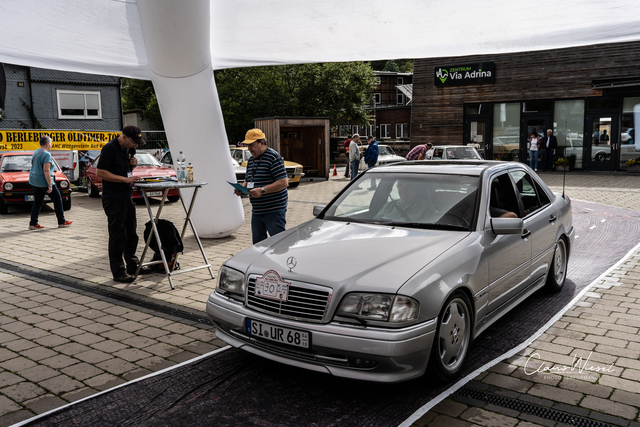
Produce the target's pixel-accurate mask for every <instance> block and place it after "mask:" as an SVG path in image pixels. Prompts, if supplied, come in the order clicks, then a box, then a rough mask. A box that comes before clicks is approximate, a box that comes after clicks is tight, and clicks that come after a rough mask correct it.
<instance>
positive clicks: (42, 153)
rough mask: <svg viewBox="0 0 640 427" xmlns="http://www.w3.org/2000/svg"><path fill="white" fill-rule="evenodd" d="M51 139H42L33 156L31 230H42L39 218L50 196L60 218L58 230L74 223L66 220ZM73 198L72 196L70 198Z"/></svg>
mask: <svg viewBox="0 0 640 427" xmlns="http://www.w3.org/2000/svg"><path fill="white" fill-rule="evenodd" d="M49 150H51V138H50V137H49V136H48V135H43V136H42V137H40V148H38V149H37V150H36V151H35V152H34V153H33V156H31V170H30V171H29V185H31V187H32V188H33V206H31V221H30V222H29V230H40V229H42V228H44V226H43V225H40V224H38V217H39V216H40V211H41V210H42V205H43V203H44V196H45V195H49V197H50V198H51V201H52V202H53V206H54V208H55V210H56V217H58V228H64V227H68V226H70V225H71V223H72V222H73V221H67V220H65V219H64V209H63V207H62V197H61V196H60V191H58V187H56V180H55V177H54V174H53V172H54V168H53V157H51V153H49ZM69 197H71V196H69Z"/></svg>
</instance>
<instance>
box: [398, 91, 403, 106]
mask: <svg viewBox="0 0 640 427" xmlns="http://www.w3.org/2000/svg"><path fill="white" fill-rule="evenodd" d="M398 105H404V93H400V92H398Z"/></svg>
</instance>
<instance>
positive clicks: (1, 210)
mask: <svg viewBox="0 0 640 427" xmlns="http://www.w3.org/2000/svg"><path fill="white" fill-rule="evenodd" d="M7 212H9V206H7V204H6V203H5V202H4V200H2V199H0V215H4V214H6V213H7Z"/></svg>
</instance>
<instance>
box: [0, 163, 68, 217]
mask: <svg viewBox="0 0 640 427" xmlns="http://www.w3.org/2000/svg"><path fill="white" fill-rule="evenodd" d="M32 154H33V153H30V152H26V151H24V152H6V153H0V214H6V213H7V211H8V209H9V205H17V204H24V203H33V190H32V189H31V185H29V171H30V170H31V155H32ZM53 170H54V176H55V181H56V186H57V187H58V190H59V191H60V195H61V196H62V207H63V208H64V210H65V211H68V210H69V209H71V185H70V183H69V179H68V178H67V177H66V176H65V175H64V173H62V172H61V171H60V166H58V163H56V161H55V160H54V161H53ZM44 201H45V203H50V202H51V199H50V198H49V196H45V198H44Z"/></svg>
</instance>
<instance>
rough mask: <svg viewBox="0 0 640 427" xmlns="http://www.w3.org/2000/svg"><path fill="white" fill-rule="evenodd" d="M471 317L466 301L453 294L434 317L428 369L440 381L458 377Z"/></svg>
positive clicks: (467, 341)
mask: <svg viewBox="0 0 640 427" xmlns="http://www.w3.org/2000/svg"><path fill="white" fill-rule="evenodd" d="M471 313H472V311H471V303H470V302H469V297H467V295H466V294H465V293H464V292H456V293H454V294H453V295H451V296H450V297H449V299H447V302H446V303H445V304H444V307H443V309H442V312H441V313H440V315H439V316H438V327H437V329H436V335H435V338H434V341H433V345H432V347H431V358H430V360H429V367H430V369H431V370H432V371H433V373H434V374H436V375H437V376H438V377H439V378H440V379H442V380H444V381H451V380H453V379H455V378H456V377H458V376H459V375H460V372H462V368H463V367H464V364H465V361H466V359H467V356H468V354H469V348H470V347H471V330H472V328H473V326H472V321H473V320H472V316H471Z"/></svg>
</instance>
